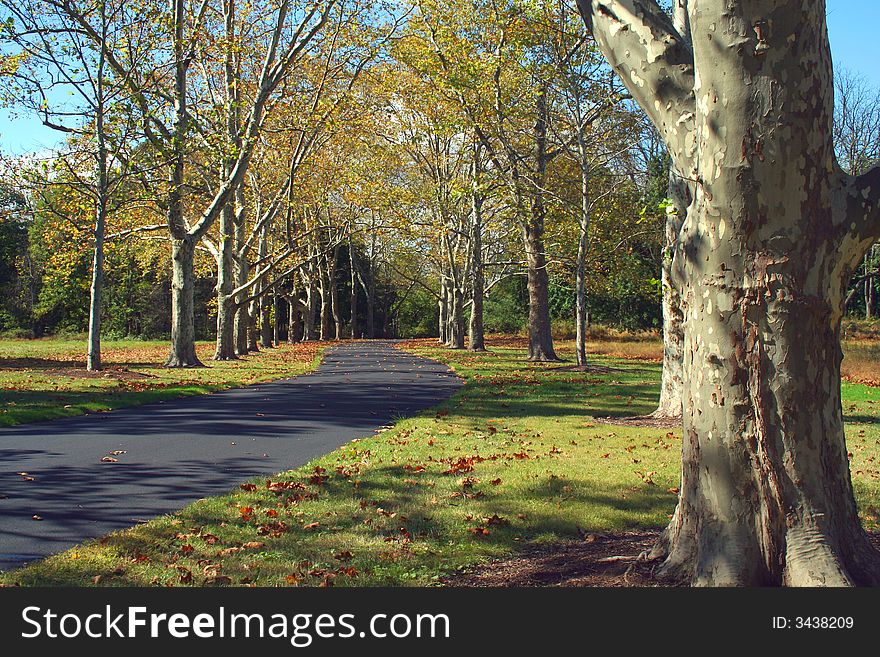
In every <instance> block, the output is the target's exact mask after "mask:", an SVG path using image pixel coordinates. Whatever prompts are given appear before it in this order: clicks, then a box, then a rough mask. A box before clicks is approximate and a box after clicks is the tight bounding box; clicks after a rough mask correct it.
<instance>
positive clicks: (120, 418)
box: [0, 341, 461, 569]
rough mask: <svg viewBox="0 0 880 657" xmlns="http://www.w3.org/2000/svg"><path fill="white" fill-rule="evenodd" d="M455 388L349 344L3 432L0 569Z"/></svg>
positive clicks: (363, 431) (319, 450) (278, 466)
mask: <svg viewBox="0 0 880 657" xmlns="http://www.w3.org/2000/svg"><path fill="white" fill-rule="evenodd" d="M460 384H461V383H460V380H459V379H458V378H457V377H456V376H455V375H454V374H453V373H452V372H451V371H450V370H449V369H448V368H447V367H446V366H445V365H442V364H440V363H437V362H434V361H429V360H426V359H423V358H418V357H416V356H412V355H410V354H406V353H404V352H401V351H399V350H397V349H394V348H393V347H392V346H391V344H390V343H388V342H383V341H374V342H356V343H350V344H342V345H340V346H337V347H334V348H332V349H330V350H328V351H327V352H326V354H325V358H324V362H323V364H322V365H321V366H320V367H319V368H318V370H317V371H316V372H313V373H311V374H307V375H303V376H299V377H296V378H292V379H285V380H281V381H274V382H272V383H262V384H258V385H253V386H249V387H247V388H240V389H236V390H228V391H224V392H219V393H215V394H212V395H203V396H199V397H190V398H188V399H181V400H174V401H166V402H163V403H161V404H151V405H147V406H139V407H136V408H129V409H121V410H117V411H112V412H108V413H101V414H96V415H88V416H83V417H77V418H70V419H64V420H53V421H51V422H39V423H33V424H26V425H22V426H20V427H12V428H4V429H0V569H8V568H11V567H14V566H17V565H21V564H22V563H24V562H27V561H32V560H34V559H38V558H41V557H44V556H46V555H49V554H52V553H55V552H59V551H62V550H64V549H67V548H69V547H71V546H73V545H76V544H77V543H80V542H82V541H83V540H85V539H88V538H96V537H100V536H103V535H104V534H107V533H108V532H111V531H113V530H116V529H120V528H123V527H129V526H131V525H134V524H136V523H138V522H142V521H145V520H148V519H150V518H152V517H154V516H157V515H161V514H163V513H168V512H170V511H175V510H177V509H180V508H181V507H183V506H185V505H186V504H188V503H190V502H192V501H194V500H197V499H199V498H202V497H206V496H209V495H215V494H218V493H223V492H225V491H229V490H230V489H232V488H234V487H235V485H236V484H237V483H238V482H240V481H242V480H245V479H248V478H250V477H253V476H256V475H265V474H272V473H275V472H279V471H282V470H287V469H290V468H295V467H298V466H300V465H302V464H304V463H306V462H308V461H309V460H311V459H313V458H315V457H317V456H320V455H322V454H326V453H327V452H330V451H332V450H334V449H336V448H337V447H339V446H340V445H343V444H345V443H346V442H348V441H350V440H352V439H353V438H359V437H364V436H367V435H369V434H370V433H371V432H372V431H374V430H375V429H377V428H379V427H381V426H383V425H386V424H388V423H389V422H391V421H393V420H395V419H397V418H400V417H403V416H408V415H413V414H415V413H416V412H418V411H420V410H423V409H425V408H428V407H430V406H432V405H434V404H436V403H437V402H438V401H441V400H443V399H445V398H447V397H448V396H449V395H451V394H452V393H453V392H454V391H455V390H456V389H457V388H458V387H459V385H460ZM116 450H124V451H125V453H124V454H119V455H117V456H116V457H115V458H117V459H118V462H116V463H106V462H102V461H101V458H102V457H104V456H107V455H108V453H109V452H112V451H116ZM20 472H27V473H28V475H29V476H31V477H33V481H28V480H26V478H25V477H22V476H21V475H19V474H17V473H20ZM35 515H36V516H39V517H40V518H42V520H35V519H34V516H35Z"/></svg>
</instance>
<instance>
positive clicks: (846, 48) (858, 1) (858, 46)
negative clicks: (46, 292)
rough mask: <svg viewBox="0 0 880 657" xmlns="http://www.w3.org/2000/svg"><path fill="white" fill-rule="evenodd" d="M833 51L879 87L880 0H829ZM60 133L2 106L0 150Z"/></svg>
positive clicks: (13, 150)
mask: <svg viewBox="0 0 880 657" xmlns="http://www.w3.org/2000/svg"><path fill="white" fill-rule="evenodd" d="M826 5H827V10H828V33H829V38H830V40H831V54H832V56H833V58H834V66H835V68H836V69H840V68H845V69H848V70H849V71H851V72H853V73H856V74H859V75H862V76H864V77H865V78H866V79H867V80H868V81H869V82H870V83H871V84H872V85H874V86H875V87H878V88H880V0H826ZM58 141H59V133H57V132H55V131H53V130H50V129H49V128H45V127H43V126H42V125H40V123H39V121H37V120H35V119H32V118H27V117H16V118H11V117H10V116H9V113H8V112H6V111H4V110H0V151H2V152H4V153H6V154H12V155H17V154H21V153H26V152H29V151H37V150H42V149H45V148H49V147H51V146H52V145H53V144H56V143H58Z"/></svg>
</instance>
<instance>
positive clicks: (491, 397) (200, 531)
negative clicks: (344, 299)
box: [0, 343, 880, 586]
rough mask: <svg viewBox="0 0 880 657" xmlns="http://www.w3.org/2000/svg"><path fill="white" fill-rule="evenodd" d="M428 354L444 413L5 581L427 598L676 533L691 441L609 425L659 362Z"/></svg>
mask: <svg viewBox="0 0 880 657" xmlns="http://www.w3.org/2000/svg"><path fill="white" fill-rule="evenodd" d="M426 344H427V343H426ZM418 352H419V353H422V354H424V355H427V356H431V357H435V358H438V359H440V360H444V361H445V362H448V363H450V364H451V365H452V366H453V367H454V368H455V370H456V371H457V372H458V373H459V374H460V375H461V376H463V377H464V378H465V379H466V380H467V385H466V386H464V387H463V388H462V390H461V391H460V392H459V393H457V394H456V395H455V396H454V397H453V398H452V399H450V400H449V401H447V402H446V403H444V404H443V405H441V406H440V407H438V409H434V410H433V411H431V412H427V413H424V414H422V415H421V416H419V417H416V418H411V419H408V420H403V421H401V422H399V423H397V424H396V425H395V427H394V428H393V429H389V430H385V431H382V432H379V433H377V434H375V435H373V436H371V437H368V438H365V439H362V440H358V441H353V442H351V443H349V444H348V445H346V446H344V447H342V448H340V449H339V450H337V451H335V452H333V453H331V454H329V455H327V456H325V457H323V458H320V459H317V460H315V461H313V462H311V463H309V464H308V465H306V466H304V467H302V468H299V469H297V470H293V471H290V472H287V473H284V474H282V475H279V476H277V477H272V478H271V481H272V482H273V483H272V485H268V484H267V480H265V479H259V480H253V481H252V482H251V485H248V486H245V487H244V488H238V489H236V490H235V491H233V492H231V493H229V494H227V495H222V496H218V497H212V498H207V499H204V500H200V501H198V502H196V503H194V504H192V505H190V506H188V507H186V508H185V509H183V510H182V511H180V512H178V513H176V514H173V515H169V516H164V517H161V518H157V519H155V520H153V521H151V522H148V523H146V524H144V525H140V526H137V527H135V528H132V529H130V530H127V531H123V532H118V533H115V534H112V535H110V536H108V537H105V538H104V539H102V540H101V541H97V542H92V543H88V544H84V545H82V546H79V547H77V548H75V549H73V550H69V551H67V552H65V553H62V554H59V555H56V556H53V557H50V558H49V559H46V560H45V561H42V562H39V563H35V564H33V565H31V566H29V567H26V568H23V569H20V570H17V571H13V572H10V573H7V574H4V575H2V576H0V582H2V583H6V584H22V585H91V584H93V583H97V584H100V585H110V586H113V585H120V586H123V585H211V584H219V585H224V584H225V585H228V584H233V585H244V584H256V585H271V586H274V585H281V586H284V585H325V584H331V583H332V584H335V585H347V586H368V585H392V586H402V585H415V586H426V585H433V584H437V583H439V582H441V581H442V577H443V576H444V575H445V574H447V573H449V572H450V571H452V570H455V569H458V568H461V567H463V566H468V565H472V564H475V563H477V562H481V561H485V560H488V559H492V558H498V557H503V556H505V555H509V554H511V553H513V552H515V551H517V550H519V549H520V548H521V547H522V546H523V545H526V544H536V543H547V542H555V541H559V540H561V539H571V538H575V537H577V536H578V535H579V532H580V531H599V532H608V531H616V530H622V529H627V528H642V527H659V526H662V525H664V524H665V523H666V522H667V520H668V515H669V514H670V513H672V510H673V508H674V505H675V500H676V492H675V487H676V486H677V485H678V478H679V458H680V448H681V441H680V436H679V432H678V431H675V432H669V431H666V430H663V429H645V428H626V427H617V426H610V425H607V424H606V425H603V424H602V423H601V422H600V421H599V420H596V419H595V418H596V417H602V416H608V415H620V414H625V415H631V414H638V413H644V412H648V411H650V410H651V409H652V408H653V405H654V402H655V398H656V395H657V390H658V385H657V381H658V378H659V365H657V364H655V363H645V362H640V361H633V360H625V359H617V358H612V357H606V356H601V357H595V360H594V362H595V363H596V364H597V365H602V366H605V367H606V368H610V369H606V370H602V371H596V372H579V371H573V370H572V369H571V368H570V367H566V366H565V365H562V366H560V365H559V364H547V365H542V364H529V363H526V362H524V360H523V358H524V353H523V351H521V350H518V349H514V348H496V349H494V350H493V351H492V352H491V353H488V354H484V355H474V354H469V353H465V352H450V351H445V350H439V349H435V348H431V347H424V348H419V349H418ZM562 355H563V356H571V355H572V354H570V353H566V352H565V351H564V350H563V353H562ZM844 396H845V399H846V410H847V414H848V419H849V424H848V425H847V431H848V435H849V441H850V447H851V449H852V451H853V459H852V465H853V473H854V474H853V476H854V480H855V487H856V493H857V496H858V499H859V503H860V506H861V508H862V513H863V518H864V520H865V523H866V526H867V527H868V528H869V529H874V530H876V529H878V522H880V517H878V514H877V508H878V506H880V499H878V481H877V479H878V476H880V473H878V470H877V466H876V463H875V457H877V456H878V454H880V448H878V444H880V429H878V424H877V422H878V409H877V408H876V404H877V400H878V399H880V390H878V389H873V388H868V387H866V386H862V385H855V384H845V386H844ZM275 482H282V484H281V485H277V484H276V483H275ZM95 578H97V580H96V579H95Z"/></svg>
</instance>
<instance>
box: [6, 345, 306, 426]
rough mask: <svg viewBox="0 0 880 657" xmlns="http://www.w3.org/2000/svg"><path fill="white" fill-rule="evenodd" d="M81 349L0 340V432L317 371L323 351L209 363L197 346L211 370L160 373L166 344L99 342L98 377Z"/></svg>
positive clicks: (274, 352) (210, 349) (294, 350)
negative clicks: (25, 424)
mask: <svg viewBox="0 0 880 657" xmlns="http://www.w3.org/2000/svg"><path fill="white" fill-rule="evenodd" d="M84 349H85V341H84V340H70V339H64V340H61V339H45V340H2V341H0V427H4V426H12V425H15V424H21V423H23V422H35V421H37V420H51V419H54V418H59V417H68V416H71V415H82V414H84V413H98V412H102V411H107V410H110V409H114V408H122V407H124V406H136V405H139V404H149V403H152V402H157V401H161V400H164V399H171V398H174V397H187V396H190V395H200V394H205V393H208V392H216V391H217V390H223V389H226V388H233V387H239V386H243V385H248V384H250V383H259V382H263V381H270V380H273V379H280V378H284V377H289V376H295V375H297V374H302V373H304V372H307V371H309V370H312V369H314V368H315V367H317V365H318V362H319V360H320V353H321V351H322V346H321V345H319V344H318V343H314V342H312V343H306V344H298V345H282V346H281V347H279V348H276V349H266V350H263V351H261V352H258V353H255V354H250V355H248V356H246V357H243V358H241V359H239V360H235V361H222V362H214V361H211V360H210V358H211V355H212V354H213V353H214V343H211V342H200V343H198V344H197V346H196V350H197V353H198V355H199V358H200V359H201V360H202V362H204V363H205V364H206V365H208V366H209V367H201V368H187V369H166V368H164V367H162V363H163V362H164V361H165V358H166V356H167V355H168V343H167V342H143V341H138V340H120V341H105V342H104V343H103V344H102V356H103V362H104V369H103V370H102V371H101V372H87V371H86V370H85V355H84V353H83V352H84Z"/></svg>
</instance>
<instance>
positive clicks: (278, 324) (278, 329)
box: [272, 289, 283, 345]
mask: <svg viewBox="0 0 880 657" xmlns="http://www.w3.org/2000/svg"><path fill="white" fill-rule="evenodd" d="M272 309H273V313H274V317H275V321H274V322H272V335H273V336H274V339H275V344H276V345H280V344H281V340H282V336H283V325H282V320H281V297H280V296H279V295H278V292H277V290H274V289H273V290H272Z"/></svg>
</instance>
